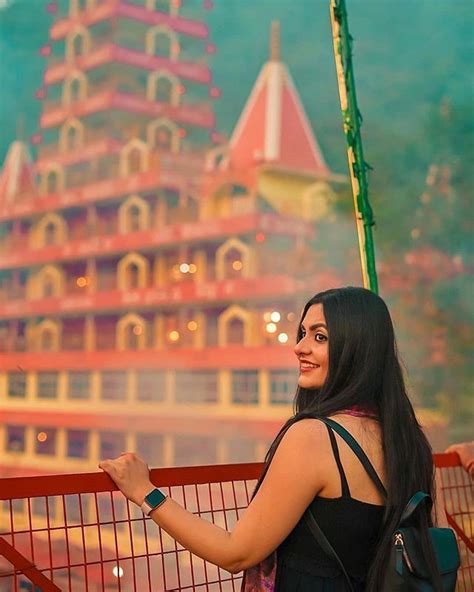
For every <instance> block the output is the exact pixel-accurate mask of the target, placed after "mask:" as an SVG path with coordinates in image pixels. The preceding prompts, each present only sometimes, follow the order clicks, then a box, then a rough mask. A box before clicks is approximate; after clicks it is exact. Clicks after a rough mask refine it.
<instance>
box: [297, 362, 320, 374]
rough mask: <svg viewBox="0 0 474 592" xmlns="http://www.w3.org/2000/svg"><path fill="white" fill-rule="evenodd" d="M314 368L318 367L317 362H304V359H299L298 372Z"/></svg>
mask: <svg viewBox="0 0 474 592" xmlns="http://www.w3.org/2000/svg"><path fill="white" fill-rule="evenodd" d="M315 368H319V364H313V363H312V362H306V361H305V360H300V372H310V371H311V370H314V369H315Z"/></svg>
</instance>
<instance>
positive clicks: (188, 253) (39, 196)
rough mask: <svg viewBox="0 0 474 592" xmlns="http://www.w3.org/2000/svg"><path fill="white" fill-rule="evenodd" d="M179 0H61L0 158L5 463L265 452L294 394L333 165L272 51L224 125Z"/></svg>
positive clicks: (199, 26) (24, 466) (214, 459)
mask: <svg viewBox="0 0 474 592" xmlns="http://www.w3.org/2000/svg"><path fill="white" fill-rule="evenodd" d="M180 4H181V3H180V2H177V1H175V0H171V1H165V0H155V1H153V0H147V1H145V0H143V1H141V2H140V1H135V2H132V1H131V0H128V1H123V0H102V1H100V0H87V2H85V1H82V2H81V1H79V0H71V2H70V6H69V8H68V11H67V14H65V15H63V16H60V17H58V18H57V19H56V20H55V22H54V23H53V25H52V27H51V30H50V38H51V48H52V51H51V54H52V55H51V57H50V58H49V62H48V66H47V69H46V71H45V74H44V89H43V90H42V91H41V93H40V96H43V98H44V106H43V111H42V115H41V118H40V126H41V130H42V131H41V136H42V142H41V145H40V146H39V147H38V156H37V159H36V160H35V161H34V162H32V161H31V160H30V157H29V153H28V149H27V147H26V145H25V144H23V143H22V142H20V141H16V142H14V143H13V144H12V146H11V148H10V150H9V152H8V155H7V157H6V160H5V163H4V167H3V170H2V172H1V177H0V248H1V257H0V348H1V353H0V409H1V411H0V413H1V417H2V421H1V425H0V431H1V432H3V433H0V436H1V437H0V453H1V457H2V460H1V468H0V474H2V475H13V474H15V475H19V474H28V473H38V472H41V471H46V472H57V471H58V470H59V471H68V472H72V471H78V470H80V471H82V470H95V468H96V465H97V462H98V460H99V459H100V458H104V457H112V456H114V455H116V454H119V453H120V452H121V451H123V450H137V451H138V452H139V453H141V454H142V455H143V456H144V457H146V458H147V459H148V460H149V462H150V464H151V465H153V466H172V465H189V464H196V463H221V462H233V461H241V460H242V461H244V460H245V461H252V460H255V459H259V460H261V459H262V458H263V453H264V452H265V450H266V448H267V445H268V442H269V439H271V437H272V436H273V435H274V433H275V431H276V430H277V428H278V427H279V426H280V425H281V423H282V421H283V419H284V418H286V417H287V416H288V415H289V413H290V410H291V408H290V402H291V399H292V397H293V393H294V389H295V383H296V374H295V363H294V360H293V353H292V342H293V341H294V336H295V331H296V319H297V316H298V313H299V311H300V308H301V304H302V302H303V300H304V299H305V298H307V297H308V296H309V295H310V294H312V293H314V292H315V291H317V290H319V289H324V288H326V287H329V286H332V285H334V284H338V283H340V280H338V279H337V278H335V277H334V275H332V274H331V273H330V272H329V271H325V270H324V268H323V267H322V266H321V262H318V267H316V261H315V258H314V256H313V254H312V251H311V249H310V247H309V244H310V241H311V239H312V237H313V236H314V228H315V225H314V218H315V217H317V216H324V215H325V212H326V210H327V208H328V207H330V205H329V204H330V200H331V189H330V187H329V184H328V183H329V181H331V179H332V176H331V174H330V172H329V170H328V167H327V166H326V164H325V162H324V159H323V157H322V155H321V152H320V150H319V148H318V145H317V143H316V141H315V138H314V136H313V134H312V131H311V128H310V126H309V124H308V121H307V118H306V116H305V113H304V110H303V107H302V105H301V103H300V100H299V97H298V94H297V92H296V90H295V88H294V86H293V83H292V81H291V78H290V75H289V73H288V71H287V69H286V67H285V66H284V64H283V63H282V62H281V61H280V60H279V55H278V39H277V33H276V31H274V35H273V40H272V52H271V58H270V60H269V61H268V63H266V64H265V65H264V67H263V69H262V71H261V73H260V75H259V77H258V80H257V82H256V84H255V86H254V89H253V91H252V93H251V95H250V98H249V100H248V102H247V104H246V106H245V108H244V110H243V112H242V115H241V117H240V120H239V122H238V124H237V126H236V128H235V131H234V133H233V135H232V138H231V141H230V142H229V144H227V145H224V144H220V145H217V144H214V145H213V142H215V141H216V140H217V139H218V135H217V134H216V132H215V118H214V114H213V109H212V100H213V99H214V98H216V97H217V96H218V95H219V91H218V89H216V88H215V87H214V86H213V84H212V76H211V71H210V69H209V67H208V65H206V59H205V58H206V53H212V52H213V50H214V47H213V45H212V44H211V43H210V41H209V39H208V29H207V26H206V25H205V24H204V23H203V22H201V21H199V20H195V18H191V17H193V16H194V15H189V14H187V12H186V10H187V9H186V3H185V2H183V3H182V7H181V8H180Z"/></svg>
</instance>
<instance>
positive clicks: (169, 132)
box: [147, 118, 179, 154]
mask: <svg viewBox="0 0 474 592" xmlns="http://www.w3.org/2000/svg"><path fill="white" fill-rule="evenodd" d="M147 140H148V145H149V146H150V148H157V149H158V150H164V151H168V150H170V151H171V152H173V153H174V154H176V153H177V152H179V135H178V127H177V125H176V124H175V123H173V122H172V121H170V120H169V119H166V118H160V119H156V120H155V121H152V122H151V123H150V124H149V125H148V128H147Z"/></svg>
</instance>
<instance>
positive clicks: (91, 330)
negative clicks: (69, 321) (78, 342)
mask: <svg viewBox="0 0 474 592" xmlns="http://www.w3.org/2000/svg"><path fill="white" fill-rule="evenodd" d="M95 337H96V331H95V318H94V317H93V316H92V315H87V316H86V319H85V325H84V350H85V351H88V352H90V351H95V349H96V339H95Z"/></svg>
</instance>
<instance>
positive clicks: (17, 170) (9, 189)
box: [0, 140, 35, 207]
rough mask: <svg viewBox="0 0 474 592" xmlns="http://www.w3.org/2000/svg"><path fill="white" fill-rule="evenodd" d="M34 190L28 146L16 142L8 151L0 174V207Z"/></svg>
mask: <svg viewBox="0 0 474 592" xmlns="http://www.w3.org/2000/svg"><path fill="white" fill-rule="evenodd" d="M34 190H35V175H34V170H33V164H32V161H31V156H30V152H29V150H28V146H27V145H26V144H25V143H24V142H20V141H18V140H17V141H15V142H13V143H12V145H11V146H10V148H9V149H8V152H7V156H6V158H5V162H4V165H3V169H2V170H1V172H0V207H4V206H6V205H7V204H9V203H11V202H12V201H13V200H14V199H15V197H17V196H18V195H21V194H24V193H28V192H33V191H34Z"/></svg>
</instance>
